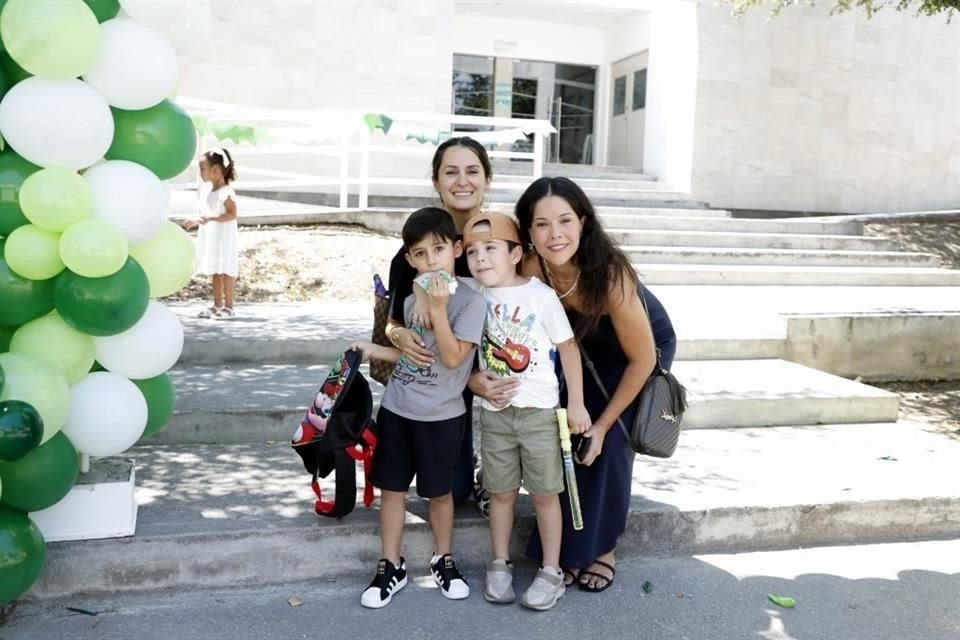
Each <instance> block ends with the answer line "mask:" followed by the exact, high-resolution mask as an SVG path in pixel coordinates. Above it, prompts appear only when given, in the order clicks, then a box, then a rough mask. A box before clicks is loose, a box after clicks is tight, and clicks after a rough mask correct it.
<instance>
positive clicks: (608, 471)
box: [527, 289, 677, 569]
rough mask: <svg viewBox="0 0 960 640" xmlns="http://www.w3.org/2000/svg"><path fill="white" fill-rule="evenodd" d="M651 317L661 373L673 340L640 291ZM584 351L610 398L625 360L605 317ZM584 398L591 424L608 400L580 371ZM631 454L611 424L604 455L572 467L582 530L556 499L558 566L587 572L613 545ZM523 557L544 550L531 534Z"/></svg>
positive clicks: (654, 303)
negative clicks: (560, 539)
mask: <svg viewBox="0 0 960 640" xmlns="http://www.w3.org/2000/svg"><path fill="white" fill-rule="evenodd" d="M642 291H643V294H644V298H645V299H646V302H647V307H648V309H649V312H650V324H651V328H652V329H653V338H654V342H655V343H656V345H657V348H658V349H660V362H661V364H662V365H663V367H664V368H665V369H669V368H670V366H671V365H672V364H673V356H674V354H675V353H676V350H677V337H676V334H675V333H674V330H673V324H672V323H671V322H670V317H669V316H668V315H667V312H666V310H665V309H664V308H663V305H662V304H660V301H659V300H657V298H656V296H654V295H653V294H652V293H650V292H649V291H647V290H646V289H642ZM567 317H568V318H569V319H570V324H571V325H573V326H576V323H577V321H578V320H579V314H578V313H577V312H576V311H573V310H570V309H567ZM581 344H582V345H583V349H584V351H586V352H587V355H588V356H589V357H590V359H591V360H592V361H593V364H594V366H595V367H596V369H597V374H598V375H599V376H600V379H601V380H602V381H603V385H604V386H605V387H606V389H607V391H608V392H609V393H610V395H611V396H612V395H613V394H614V392H615V390H616V388H617V385H618V384H619V383H620V378H622V377H623V372H624V370H625V369H626V367H627V364H628V361H627V356H626V354H624V352H623V348H622V347H621V346H620V342H619V340H618V339H617V334H616V331H614V328H613V322H612V321H611V320H610V316H608V315H605V316H602V317H601V318H600V323H599V325H598V326H597V328H596V330H595V331H594V332H593V333H592V334H591V335H589V336H586V338H585V339H583V340H581ZM583 397H584V404H585V405H586V408H587V412H588V413H589V414H590V417H591V418H593V419H596V418H597V417H598V416H599V415H600V414H601V413H602V412H603V410H604V408H606V406H607V400H606V399H605V398H604V396H603V392H602V391H600V389H599V387H597V384H596V382H595V381H594V379H593V376H592V375H591V374H590V372H589V371H588V370H587V369H586V367H584V371H583ZM635 411H636V405H635V404H631V405H630V406H628V407H627V409H626V410H625V411H624V412H623V413H622V414H621V415H620V419H621V420H623V423H624V424H625V425H629V424H631V423H632V421H633V415H634V413H635ZM635 456H636V454H634V452H633V450H632V449H631V448H630V445H629V443H627V441H626V439H625V437H624V435H623V431H622V430H621V429H620V427H619V426H618V425H617V424H616V423H614V425H613V428H612V429H610V430H609V431H608V432H607V437H606V439H605V440H604V442H603V451H602V452H601V453H600V455H599V456H597V459H596V460H595V461H594V462H593V464H592V465H590V466H589V467H586V466H583V465H577V467H576V469H577V489H578V490H579V493H580V508H581V511H582V513H583V529H582V530H581V531H575V530H574V529H573V524H572V520H571V518H570V501H569V499H568V498H567V495H566V492H564V493H562V494H561V495H560V508H561V509H562V511H563V542H562V543H561V546H560V565H561V566H563V567H566V568H571V569H583V568H586V567H589V566H590V565H591V564H592V563H593V561H594V560H595V559H597V558H598V557H599V556H601V555H603V554H605V553H607V552H609V551H611V550H612V549H614V548H615V547H616V546H617V539H618V538H619V537H620V536H621V535H622V534H623V532H624V531H625V530H626V526H627V512H628V511H629V508H630V488H631V485H632V483H633V461H634V458H635ZM527 556H528V557H530V558H532V559H534V560H537V561H540V560H542V558H543V549H542V547H541V546H540V536H539V533H538V532H537V530H536V529H534V532H533V536H532V537H531V538H530V544H529V545H527Z"/></svg>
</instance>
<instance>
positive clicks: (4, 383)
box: [0, 328, 10, 393]
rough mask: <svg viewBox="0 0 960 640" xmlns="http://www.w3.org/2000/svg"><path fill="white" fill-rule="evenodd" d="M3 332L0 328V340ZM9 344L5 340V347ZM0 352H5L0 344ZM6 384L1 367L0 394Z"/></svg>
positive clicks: (8, 340) (8, 341)
mask: <svg viewBox="0 0 960 640" xmlns="http://www.w3.org/2000/svg"><path fill="white" fill-rule="evenodd" d="M3 331H4V329H2V328H0V339H2V338H3V335H2V334H3ZM9 344H10V339H9V338H7V345H8V346H9ZM0 351H5V349H4V348H3V345H2V344H0ZM6 382H7V379H6V374H5V373H4V372H3V367H0V393H3V387H4V386H5V385H6Z"/></svg>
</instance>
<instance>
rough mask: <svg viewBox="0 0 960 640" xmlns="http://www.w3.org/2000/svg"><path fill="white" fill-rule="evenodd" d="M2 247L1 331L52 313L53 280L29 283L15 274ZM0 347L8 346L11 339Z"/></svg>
mask: <svg viewBox="0 0 960 640" xmlns="http://www.w3.org/2000/svg"><path fill="white" fill-rule="evenodd" d="M3 245H4V242H3V241H2V240H0V327H13V328H16V327H19V326H20V325H22V324H23V323H25V322H30V321H31V320H33V319H34V318H39V317H40V316H42V315H44V314H45V313H47V312H49V311H50V310H51V309H53V284H54V280H53V279H50V280H27V279H26V278H23V277H21V276H19V275H17V274H16V273H14V272H13V271H12V270H11V269H10V267H9V266H8V265H7V261H6V260H4V259H3ZM0 336H2V334H0ZM0 340H3V338H2V337H0ZM0 345H2V346H4V347H6V346H8V345H9V338H8V339H7V340H6V342H0ZM6 350H7V349H6V348H3V349H0V352H2V351H6Z"/></svg>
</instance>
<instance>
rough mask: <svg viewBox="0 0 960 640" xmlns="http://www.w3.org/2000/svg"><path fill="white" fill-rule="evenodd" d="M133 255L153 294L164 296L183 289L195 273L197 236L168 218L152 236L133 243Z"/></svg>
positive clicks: (154, 296) (154, 295) (131, 251)
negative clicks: (191, 235) (143, 240)
mask: <svg viewBox="0 0 960 640" xmlns="http://www.w3.org/2000/svg"><path fill="white" fill-rule="evenodd" d="M130 256H131V257H133V258H134V259H136V261H137V262H138V263H140V266H141V267H143V270H144V271H145V272H146V274H147V280H149V281H150V297H151V298H162V297H163V296H169V295H170V294H172V293H176V292H177V291H180V289H182V288H183V287H185V286H186V285H187V283H188V282H190V278H191V276H192V275H193V266H194V262H195V255H194V248H193V238H191V237H190V234H189V233H187V232H186V231H184V230H183V227H181V226H180V225H178V224H177V223H175V222H172V221H170V220H167V221H166V222H164V223H163V225H161V226H160V229H159V230H158V231H157V232H156V233H155V234H153V236H151V238H150V239H149V240H147V241H146V242H143V243H141V244H138V245H134V246H132V247H130Z"/></svg>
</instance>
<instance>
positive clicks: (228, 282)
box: [186, 148, 239, 320]
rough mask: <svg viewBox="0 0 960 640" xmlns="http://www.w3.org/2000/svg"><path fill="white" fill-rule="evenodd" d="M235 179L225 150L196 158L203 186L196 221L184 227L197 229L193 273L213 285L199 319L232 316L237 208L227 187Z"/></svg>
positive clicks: (236, 261) (229, 158)
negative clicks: (207, 303)
mask: <svg viewBox="0 0 960 640" xmlns="http://www.w3.org/2000/svg"><path fill="white" fill-rule="evenodd" d="M235 177H236V169H235V165H234V163H233V159H232V158H231V157H230V153H229V152H228V151H227V150H226V149H222V148H221V149H212V150H211V151H207V152H206V153H205V154H203V155H202V156H201V157H200V179H201V180H203V182H204V183H205V184H204V185H203V188H201V191H200V194H199V213H200V217H199V218H198V219H195V220H189V221H188V222H187V225H186V226H187V228H194V227H198V226H199V230H198V231H197V273H198V274H204V275H209V276H210V278H211V281H212V285H213V305H212V306H211V307H210V308H208V309H204V310H203V311H201V312H200V314H199V316H200V317H201V318H216V319H218V320H228V319H230V318H233V317H234V316H235V315H236V312H235V311H234V309H233V289H234V284H235V283H236V281H237V274H238V272H239V268H238V257H239V249H238V247H237V235H238V232H237V204H236V200H235V198H236V194H235V193H234V191H233V187H231V186H230V183H231V182H233V180H234V178H235ZM207 184H209V185H210V186H209V188H207Z"/></svg>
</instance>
